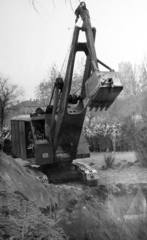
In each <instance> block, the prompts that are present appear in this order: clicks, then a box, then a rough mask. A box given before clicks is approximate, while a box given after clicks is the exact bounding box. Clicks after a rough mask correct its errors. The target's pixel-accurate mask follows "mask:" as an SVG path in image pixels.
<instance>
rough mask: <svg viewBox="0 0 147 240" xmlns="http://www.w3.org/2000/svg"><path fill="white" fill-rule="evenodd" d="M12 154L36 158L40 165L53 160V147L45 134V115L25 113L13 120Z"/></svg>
mask: <svg viewBox="0 0 147 240" xmlns="http://www.w3.org/2000/svg"><path fill="white" fill-rule="evenodd" d="M11 137H12V156H13V157H16V158H22V159H24V160H25V159H35V163H36V164H38V165H45V164H51V163H52V162H53V147H52V143H51V142H50V140H49V138H48V137H46V134H45V117H44V115H42V116H35V117H30V115H23V116H18V117H14V118H12V120H11Z"/></svg>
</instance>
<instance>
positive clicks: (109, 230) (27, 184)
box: [0, 152, 147, 240]
mask: <svg viewBox="0 0 147 240" xmlns="http://www.w3.org/2000/svg"><path fill="white" fill-rule="evenodd" d="M98 157H99V156H98V155H93V156H92V158H91V160H90V161H89V159H88V160H86V159H85V160H82V161H85V162H87V163H90V164H91V165H93V166H94V167H95V168H96V169H97V170H98V174H99V184H98V186H96V187H91V188H89V187H86V186H84V185H82V184H77V183H75V184H74V183H71V184H70V183H69V184H66V185H65V184H62V185H53V184H48V183H47V181H46V180H45V178H44V176H43V174H41V173H39V172H37V170H36V171H35V170H34V169H35V168H33V171H32V170H30V168H28V167H24V166H23V165H26V164H24V162H23V161H22V160H20V159H17V160H14V159H13V158H11V157H8V156H7V155H5V154H4V153H3V152H1V153H0V239H32V240H33V239H50V240H51V239H59V240H60V239H71V240H97V239H99V240H107V239H110V240H115V239H116V240H139V239H140V240H146V239H147V230H146V229H147V204H146V199H147V169H145V168H142V167H140V166H139V165H138V164H134V162H133V161H135V159H134V158H133V159H134V160H132V159H131V161H130V162H129V161H127V159H126V161H125V160H123V159H121V163H120V162H119V161H117V159H116V163H115V165H114V166H113V169H107V170H102V168H101V166H102V165H103V163H104V162H103V160H102V161H101V160H100V161H99V163H98V161H97V158H98ZM126 157H127V155H126ZM99 159H100V157H99ZM38 176H39V177H38Z"/></svg>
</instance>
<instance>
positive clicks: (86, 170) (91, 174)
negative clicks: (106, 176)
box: [73, 162, 98, 186]
mask: <svg viewBox="0 0 147 240" xmlns="http://www.w3.org/2000/svg"><path fill="white" fill-rule="evenodd" d="M73 165H74V166H75V167H76V168H77V169H78V171H79V172H80V173H81V174H82V175H83V177H84V183H85V184H86V185H88V186H96V185H97V183H98V173H97V171H96V170H95V169H93V168H91V167H90V166H89V165H87V164H84V163H80V162H78V163H73Z"/></svg>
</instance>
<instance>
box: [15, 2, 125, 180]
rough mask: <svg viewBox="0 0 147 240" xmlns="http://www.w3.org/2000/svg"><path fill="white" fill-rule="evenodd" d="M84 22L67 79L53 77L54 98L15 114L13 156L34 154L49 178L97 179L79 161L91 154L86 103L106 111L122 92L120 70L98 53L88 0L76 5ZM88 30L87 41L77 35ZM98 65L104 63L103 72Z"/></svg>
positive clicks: (75, 35)
mask: <svg viewBox="0 0 147 240" xmlns="http://www.w3.org/2000/svg"><path fill="white" fill-rule="evenodd" d="M75 15H76V22H77V21H78V19H79V17H80V18H81V20H82V26H81V27H79V26H77V25H76V24H75V27H74V32H73V38H72V43H71V48H70V53H69V59H68V63H67V69H66V74H65V78H64V80H63V79H62V78H61V77H58V78H57V79H55V83H54V87H53V90H52V94H51V98H50V101H49V104H48V106H47V107H46V109H45V110H43V109H41V108H37V109H36V111H35V113H32V114H30V115H22V116H17V117H14V118H12V119H11V141H12V155H13V157H15V158H22V159H24V160H25V159H34V161H35V164H37V165H39V166H40V167H41V168H42V171H43V172H44V173H45V174H46V175H47V177H48V178H49V181H50V182H60V181H62V180H65V179H70V180H72V179H79V178H82V179H83V181H84V182H85V183H86V184H87V185H95V184H97V181H98V175H97V171H96V170H95V169H92V168H91V167H90V166H89V165H86V164H83V163H80V162H78V163H77V161H74V160H76V159H77V158H82V157H89V156H90V152H89V148H88V145H87V143H86V140H85V137H84V134H83V130H82V129H83V124H84V119H85V116H86V111H87V108H89V109H90V110H92V109H95V110H96V111H97V110H103V109H104V110H107V109H108V108H109V107H110V106H111V104H112V103H113V102H114V100H115V99H116V97H117V96H118V95H119V93H120V92H121V91H122V89H123V86H122V84H121V82H120V79H119V74H118V73H117V72H115V71H114V70H112V69H111V68H110V67H108V66H107V65H106V64H104V63H103V62H102V61H100V60H99V59H98V58H97V55H96V49H95V37H96V29H95V28H93V27H92V26H91V21H90V15H89V11H88V9H87V7H86V4H85V2H81V3H80V5H79V6H78V7H77V9H76V10H75ZM81 32H84V33H85V39H86V41H85V42H79V34H80V33H81ZM77 52H84V54H85V56H86V57H85V59H86V60H85V69H84V72H83V79H82V83H81V92H80V94H79V95H75V94H71V85H72V81H73V69H74V64H75V57H76V54H77ZM99 65H102V66H103V67H105V68H106V71H100V70H99Z"/></svg>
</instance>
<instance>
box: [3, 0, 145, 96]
mask: <svg viewBox="0 0 147 240" xmlns="http://www.w3.org/2000/svg"><path fill="white" fill-rule="evenodd" d="M71 2H72V8H73V9H74V10H75V9H76V7H77V6H78V4H79V0H71ZM85 2H86V4H87V8H88V9H89V12H90V16H91V22H92V26H94V27H96V29H97V36H96V51H97V57H98V58H99V59H100V60H102V61H103V62H105V63H106V64H107V65H108V66H110V67H111V68H113V69H115V70H117V67H118V63H120V62H121V61H130V62H132V63H138V62H140V61H141V60H142V59H143V57H144V55H147V1H146V0H86V1H85ZM36 8H37V10H38V12H39V14H38V13H37V12H36V11H35V10H34V9H33V7H32V5H31V4H30V1H29V0H0V33H1V37H0V72H2V74H3V76H6V77H9V78H10V79H11V80H12V81H13V82H14V83H17V84H19V85H20V86H23V87H24V89H25V91H26V98H27V99H28V98H33V97H34V90H35V86H37V85H38V84H39V82H40V81H41V80H43V78H44V77H45V76H46V74H47V71H48V69H49V67H50V66H51V64H52V63H53V62H55V63H56V64H57V66H58V67H59V69H60V68H61V66H62V64H63V61H64V58H65V55H66V52H67V50H68V49H69V44H70V40H71V36H72V32H73V27H74V21H75V15H74V12H73V9H72V8H71V6H70V4H69V2H68V0H36Z"/></svg>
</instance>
